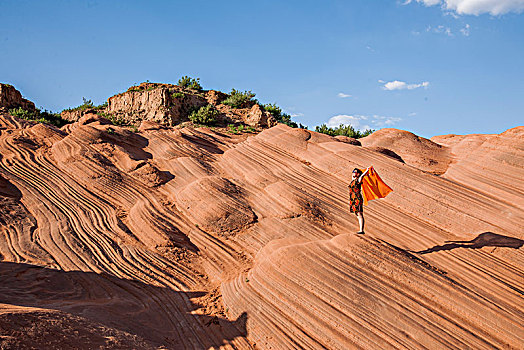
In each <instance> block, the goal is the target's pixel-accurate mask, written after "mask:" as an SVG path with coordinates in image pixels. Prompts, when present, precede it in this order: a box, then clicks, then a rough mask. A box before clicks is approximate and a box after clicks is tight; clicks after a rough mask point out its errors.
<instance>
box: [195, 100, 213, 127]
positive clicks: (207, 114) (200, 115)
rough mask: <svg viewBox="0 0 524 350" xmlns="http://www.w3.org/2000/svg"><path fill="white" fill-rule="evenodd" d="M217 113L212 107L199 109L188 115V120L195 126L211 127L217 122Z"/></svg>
mask: <svg viewBox="0 0 524 350" xmlns="http://www.w3.org/2000/svg"><path fill="white" fill-rule="evenodd" d="M217 116H218V111H217V110H216V108H215V107H214V106H213V105H207V106H204V107H200V108H199V109H198V110H195V111H193V113H191V114H190V115H189V120H191V121H192V122H193V123H195V124H203V125H212V124H214V123H215V122H216V121H217Z"/></svg>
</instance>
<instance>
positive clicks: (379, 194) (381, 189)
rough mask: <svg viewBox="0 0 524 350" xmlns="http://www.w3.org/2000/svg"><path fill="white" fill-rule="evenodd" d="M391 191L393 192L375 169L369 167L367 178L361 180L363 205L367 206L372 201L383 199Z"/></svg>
mask: <svg viewBox="0 0 524 350" xmlns="http://www.w3.org/2000/svg"><path fill="white" fill-rule="evenodd" d="M364 170H365V169H364ZM364 170H363V171H364ZM391 191H393V190H392V189H391V187H389V186H388V185H386V183H385V182H384V181H382V179H381V178H380V176H378V174H377V172H376V171H375V169H374V168H373V167H372V166H371V167H370V168H369V171H368V173H367V176H364V178H363V179H362V197H363V198H364V204H365V205H368V201H370V200H373V199H378V198H384V197H386V196H387V195H388V194H389V192H391Z"/></svg>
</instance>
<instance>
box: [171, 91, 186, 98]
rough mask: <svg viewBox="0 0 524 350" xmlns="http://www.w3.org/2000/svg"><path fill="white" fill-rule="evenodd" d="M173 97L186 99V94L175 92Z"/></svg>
mask: <svg viewBox="0 0 524 350" xmlns="http://www.w3.org/2000/svg"><path fill="white" fill-rule="evenodd" d="M171 96H173V98H184V97H185V96H186V94H184V93H183V92H174V93H173V95H171Z"/></svg>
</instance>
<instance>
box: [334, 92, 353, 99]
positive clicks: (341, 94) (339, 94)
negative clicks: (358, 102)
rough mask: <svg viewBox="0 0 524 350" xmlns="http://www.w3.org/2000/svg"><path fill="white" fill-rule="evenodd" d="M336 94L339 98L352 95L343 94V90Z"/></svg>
mask: <svg viewBox="0 0 524 350" xmlns="http://www.w3.org/2000/svg"><path fill="white" fill-rule="evenodd" d="M337 96H338V97H340V98H347V97H352V96H351V95H348V94H345V93H343V92H339V93H338V95H337Z"/></svg>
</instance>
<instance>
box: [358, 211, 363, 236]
mask: <svg viewBox="0 0 524 350" xmlns="http://www.w3.org/2000/svg"><path fill="white" fill-rule="evenodd" d="M357 218H358V225H359V226H360V230H359V232H364V213H357Z"/></svg>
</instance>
